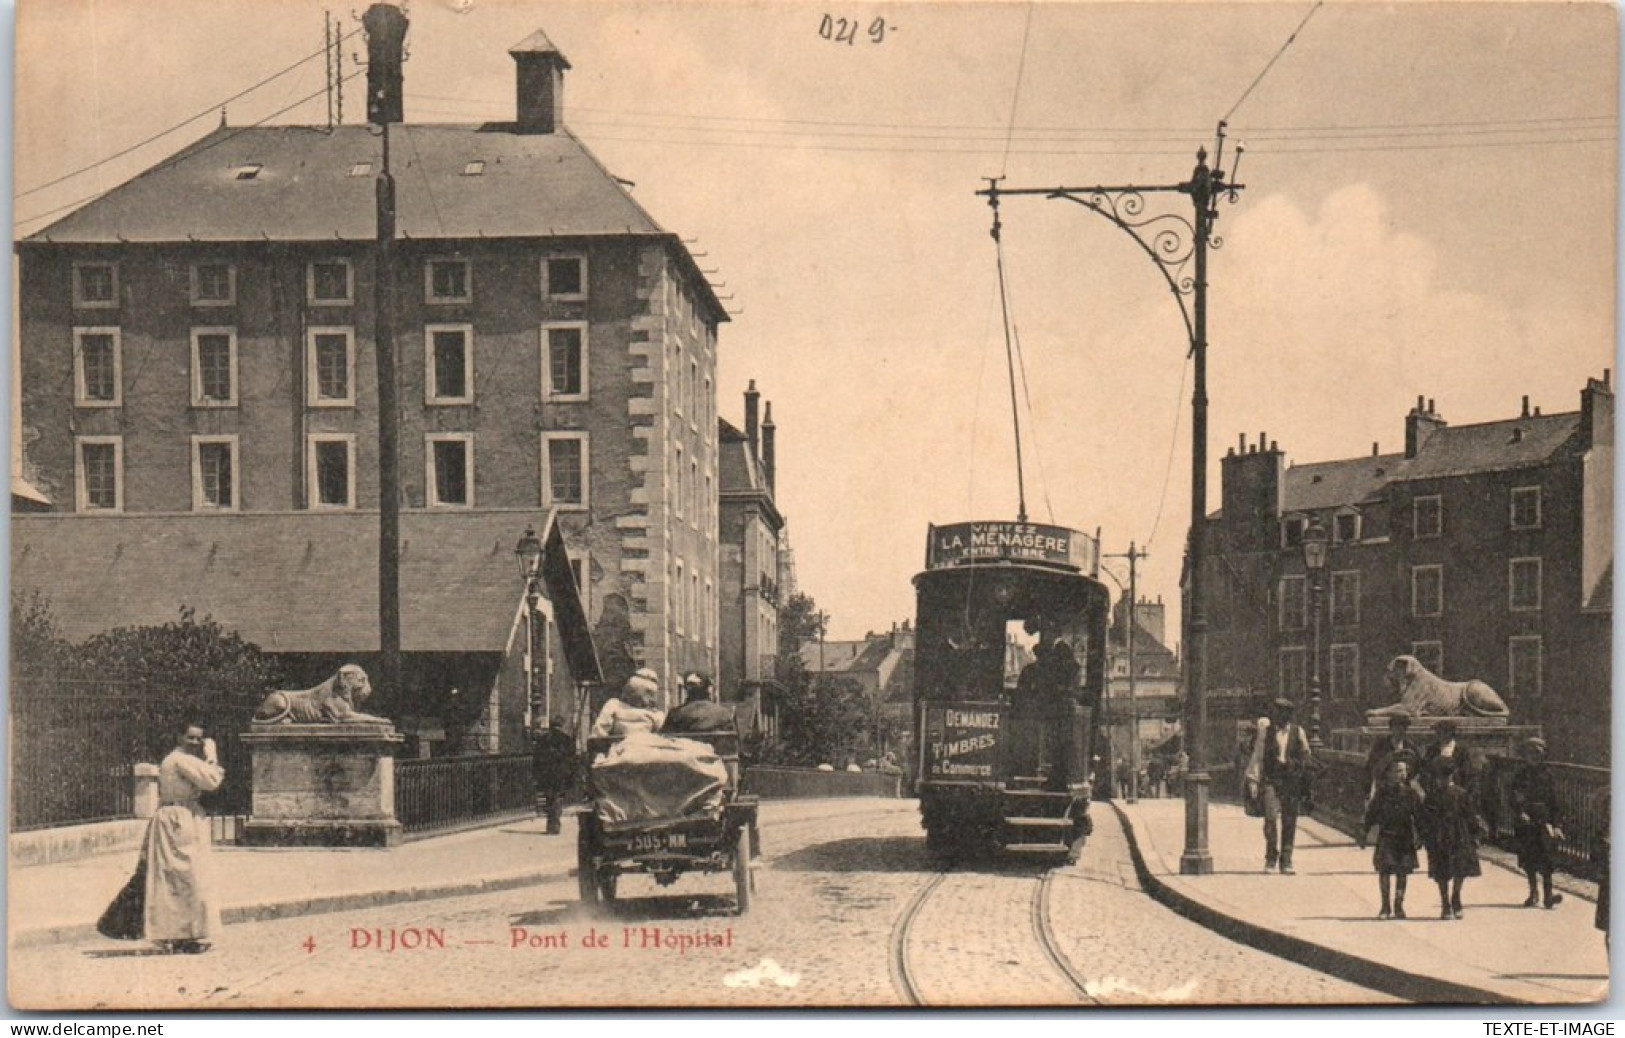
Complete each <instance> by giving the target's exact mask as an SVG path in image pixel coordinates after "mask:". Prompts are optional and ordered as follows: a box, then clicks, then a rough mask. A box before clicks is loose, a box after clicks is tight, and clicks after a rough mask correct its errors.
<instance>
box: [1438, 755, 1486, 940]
mask: <svg viewBox="0 0 1625 1038" xmlns="http://www.w3.org/2000/svg"><path fill="white" fill-rule="evenodd" d="M1435 781H1436V784H1435V785H1434V787H1433V789H1434V792H1433V793H1431V794H1430V795H1429V796H1428V799H1427V807H1428V810H1427V813H1426V818H1427V822H1426V824H1427V827H1428V830H1429V833H1428V839H1427V847H1428V875H1429V876H1431V877H1432V878H1433V881H1434V882H1435V883H1437V884H1439V918H1441V919H1460V918H1461V887H1462V884H1463V883H1465V882H1466V881H1467V879H1468V878H1469V877H1471V876H1478V875H1482V874H1483V873H1482V872H1481V871H1480V869H1479V864H1478V842H1479V840H1480V839H1482V838H1483V836H1484V834H1485V833H1486V831H1487V826H1485V824H1484V820H1483V819H1482V818H1480V817H1479V815H1478V810H1477V809H1476V808H1475V807H1474V806H1473V799H1472V797H1471V796H1470V795H1469V794H1468V792H1467V790H1465V789H1463V788H1462V787H1461V785H1460V784H1459V779H1458V775H1457V772H1456V769H1454V768H1443V769H1439V770H1438V772H1437V774H1436V775H1435Z"/></svg>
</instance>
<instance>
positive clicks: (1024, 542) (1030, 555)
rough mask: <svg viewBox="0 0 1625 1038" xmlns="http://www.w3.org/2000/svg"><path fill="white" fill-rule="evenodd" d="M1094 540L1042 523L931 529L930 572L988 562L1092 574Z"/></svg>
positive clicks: (966, 524)
mask: <svg viewBox="0 0 1625 1038" xmlns="http://www.w3.org/2000/svg"><path fill="white" fill-rule="evenodd" d="M1097 550H1098V549H1097V546H1096V545H1095V541H1094V538H1092V537H1089V536H1088V535H1086V534H1082V533H1079V532H1078V531H1077V530H1069V529H1067V528H1066V527H1064V526H1045V525H1042V524H1039V523H1015V522H1003V521H992V522H970V523H949V524H947V525H945V526H933V527H931V533H930V539H929V541H928V542H927V547H926V557H925V565H926V568H927V569H948V568H951V567H954V566H969V565H975V564H978V563H987V562H1038V563H1043V564H1046V565H1051V566H1065V567H1067V568H1068V569H1075V570H1081V571H1083V572H1085V573H1088V572H1092V571H1093V570H1094V568H1095V552H1096V551H1097Z"/></svg>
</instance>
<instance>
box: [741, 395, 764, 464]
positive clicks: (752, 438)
mask: <svg viewBox="0 0 1625 1038" xmlns="http://www.w3.org/2000/svg"><path fill="white" fill-rule="evenodd" d="M761 398H762V394H760V393H758V392H756V380H755V379H751V380H750V385H749V386H747V387H745V440H746V441H747V442H748V443H749V444H750V459H751V461H757V460H759V459H760V458H761V456H762V455H761V450H760V447H759V444H760V437H759V436H758V433H757V425H756V402H757V401H758V400H760V399H761Z"/></svg>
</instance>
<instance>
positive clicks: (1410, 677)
mask: <svg viewBox="0 0 1625 1038" xmlns="http://www.w3.org/2000/svg"><path fill="white" fill-rule="evenodd" d="M1388 681H1389V683H1390V684H1392V685H1394V686H1395V687H1396V688H1398V690H1399V702H1397V703H1392V704H1390V705H1388V706H1385V707H1382V708H1380V709H1377V710H1367V711H1366V717H1367V718H1368V719H1377V718H1384V717H1393V716H1394V715H1396V714H1404V715H1405V716H1407V717H1500V718H1505V717H1508V716H1510V714H1511V713H1512V711H1511V710H1509V709H1507V705H1506V703H1505V702H1503V701H1502V700H1501V697H1500V696H1499V695H1496V693H1495V690H1494V689H1493V688H1491V687H1490V686H1488V685H1486V684H1485V683H1484V682H1482V681H1478V680H1476V679H1475V680H1472V681H1446V680H1444V679H1443V678H1441V677H1439V676H1438V675H1437V674H1434V673H1433V672H1432V671H1430V670H1428V669H1427V668H1426V667H1424V666H1422V662H1421V661H1420V660H1418V659H1417V658H1416V657H1415V656H1396V657H1394V661H1393V662H1392V663H1390V664H1388Z"/></svg>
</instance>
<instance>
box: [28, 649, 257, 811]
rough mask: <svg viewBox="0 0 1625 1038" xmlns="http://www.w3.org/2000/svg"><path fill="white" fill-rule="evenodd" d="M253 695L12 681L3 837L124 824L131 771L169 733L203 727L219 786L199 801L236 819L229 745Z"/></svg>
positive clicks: (240, 770) (239, 793) (241, 771)
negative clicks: (7, 821) (7, 831)
mask: <svg viewBox="0 0 1625 1038" xmlns="http://www.w3.org/2000/svg"><path fill="white" fill-rule="evenodd" d="M258 701H259V697H258V696H257V695H256V696H253V697H246V696H226V695H217V694H206V693H196V692H182V691H177V692H164V693H157V694H154V693H152V692H150V691H148V690H141V689H133V688H126V687H120V686H117V685H111V686H110V685H106V684H102V685H97V684H92V683H89V682H83V681H62V680H50V679H41V678H34V677H32V676H29V675H25V674H16V673H14V674H13V675H12V695H11V703H10V707H11V778H12V782H11V790H12V798H11V805H12V806H11V830H12V831H13V832H21V831H25V830H29V829H44V828H49V827H51V826H60V825H81V824H85V823H89V822H102V821H110V820H114V819H120V818H129V817H131V815H132V814H133V812H134V781H133V778H132V771H131V767H132V765H135V764H139V763H150V764H157V763H158V762H159V761H161V760H162V759H163V757H164V755H165V754H166V753H168V752H169V751H170V750H171V749H173V748H174V746H175V739H176V735H177V733H178V726H179V725H180V724H183V723H185V722H187V721H195V722H196V723H199V724H202V725H203V726H204V730H205V731H207V732H208V733H209V735H210V736H211V737H213V738H214V740H215V742H216V744H217V746H218V747H219V752H220V763H221V764H222V766H224V767H225V769H226V781H225V784H224V785H222V786H221V788H220V789H218V790H215V791H214V792H212V793H208V794H205V795H204V799H203V803H204V806H205V808H207V809H208V810H209V811H210V812H211V813H233V812H238V813H240V812H245V811H246V810H247V809H248V803H249V783H250V767H249V757H248V753H247V751H246V749H245V748H244V747H243V746H241V745H240V744H239V742H238V738H239V736H240V735H241V734H242V732H244V731H246V730H247V728H248V720H249V718H250V717H251V716H252V714H253V710H254V707H255V706H256V705H257V704H258Z"/></svg>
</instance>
